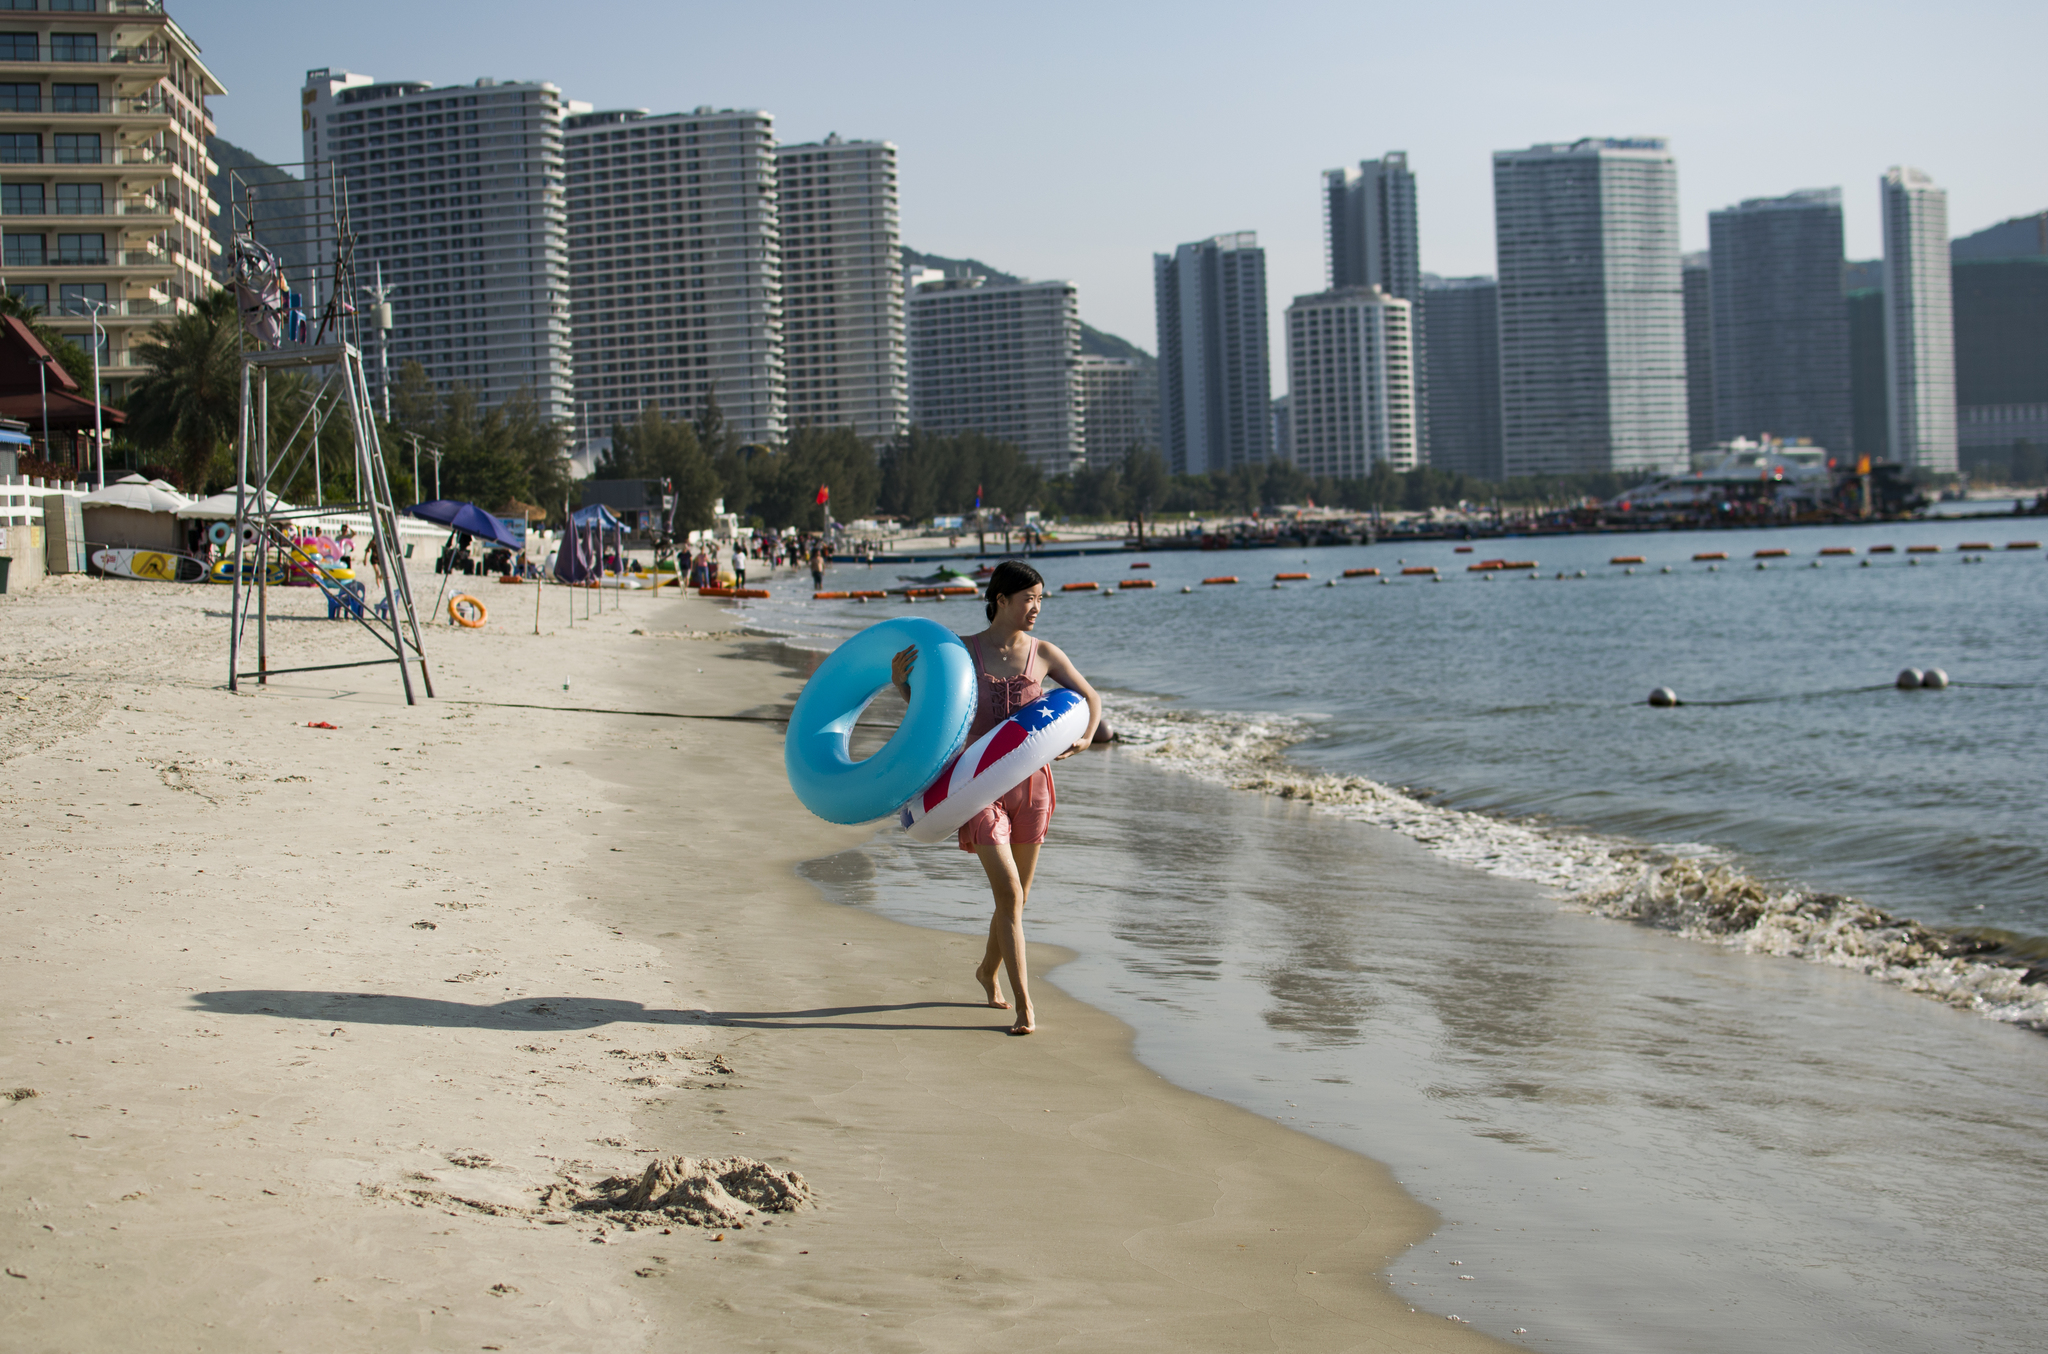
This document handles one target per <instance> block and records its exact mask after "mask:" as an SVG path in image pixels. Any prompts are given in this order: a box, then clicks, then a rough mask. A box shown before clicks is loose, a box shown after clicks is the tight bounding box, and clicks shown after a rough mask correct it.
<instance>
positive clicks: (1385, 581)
mask: <svg viewBox="0 0 2048 1354" xmlns="http://www.w3.org/2000/svg"><path fill="white" fill-rule="evenodd" d="M1393 581H1394V580H1393V579H1391V578H1382V579H1381V580H1380V586H1381V587H1383V588H1384V587H1386V586H1387V585H1388V584H1389V583H1392V582H1393Z"/></svg>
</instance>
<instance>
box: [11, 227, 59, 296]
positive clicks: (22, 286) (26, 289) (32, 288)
mask: <svg viewBox="0 0 2048 1354" xmlns="http://www.w3.org/2000/svg"><path fill="white" fill-rule="evenodd" d="M9 243H10V244H11V243H13V241H12V240H11V239H10V240H9ZM7 294H8V295H9V296H13V297H16V298H18V299H19V300H20V301H21V303H22V304H23V305H25V306H27V307H28V308H29V309H31V310H35V311H39V312H40V311H48V310H49V308H50V289H49V287H47V286H45V285H44V284H43V283H41V282H22V283H17V284H16V285H14V286H12V287H9V288H8V289H7Z"/></svg>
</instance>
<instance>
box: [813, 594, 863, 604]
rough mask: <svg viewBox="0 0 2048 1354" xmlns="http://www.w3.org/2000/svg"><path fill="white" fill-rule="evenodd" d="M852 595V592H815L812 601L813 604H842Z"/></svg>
mask: <svg viewBox="0 0 2048 1354" xmlns="http://www.w3.org/2000/svg"><path fill="white" fill-rule="evenodd" d="M852 595H853V594H852V593H850V592H814V593H812V594H811V600H812V601H813V602H842V601H845V600H846V599H847V598H848V597H851V596H852Z"/></svg>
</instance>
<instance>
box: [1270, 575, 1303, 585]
mask: <svg viewBox="0 0 2048 1354" xmlns="http://www.w3.org/2000/svg"><path fill="white" fill-rule="evenodd" d="M1307 577H1308V575H1307V574H1274V575H1273V581H1274V582H1275V583H1298V582H1300V581H1301V580H1302V579H1304V578H1307Z"/></svg>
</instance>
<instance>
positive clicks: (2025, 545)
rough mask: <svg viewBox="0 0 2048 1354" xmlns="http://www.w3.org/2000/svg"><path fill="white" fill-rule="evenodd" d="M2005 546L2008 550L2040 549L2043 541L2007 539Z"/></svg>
mask: <svg viewBox="0 0 2048 1354" xmlns="http://www.w3.org/2000/svg"><path fill="white" fill-rule="evenodd" d="M2005 548H2006V549H2008V550H2039V549H2040V548H2041V543H2040V542H2039V541H2007V542H2006V543H2005Z"/></svg>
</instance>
